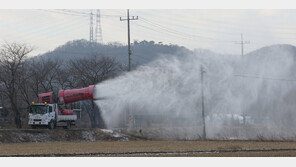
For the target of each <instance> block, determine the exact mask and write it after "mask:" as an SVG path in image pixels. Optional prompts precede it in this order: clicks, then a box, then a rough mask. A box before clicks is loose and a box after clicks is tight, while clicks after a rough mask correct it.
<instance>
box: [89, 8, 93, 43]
mask: <svg viewBox="0 0 296 167" xmlns="http://www.w3.org/2000/svg"><path fill="white" fill-rule="evenodd" d="M93 26H94V25H93V13H92V11H91V12H90V23H89V42H94V29H93Z"/></svg>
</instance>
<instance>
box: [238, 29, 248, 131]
mask: <svg viewBox="0 0 296 167" xmlns="http://www.w3.org/2000/svg"><path fill="white" fill-rule="evenodd" d="M236 44H240V45H241V55H242V58H243V57H244V44H250V41H244V37H243V34H241V41H240V42H236ZM243 106H244V104H242V109H241V110H242V112H243V125H246V113H245V111H244V107H243Z"/></svg>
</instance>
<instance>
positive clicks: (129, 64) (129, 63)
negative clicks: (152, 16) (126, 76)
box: [120, 9, 138, 71]
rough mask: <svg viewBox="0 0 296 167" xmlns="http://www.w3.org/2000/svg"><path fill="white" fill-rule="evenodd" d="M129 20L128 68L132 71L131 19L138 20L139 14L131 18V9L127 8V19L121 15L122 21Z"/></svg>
mask: <svg viewBox="0 0 296 167" xmlns="http://www.w3.org/2000/svg"><path fill="white" fill-rule="evenodd" d="M125 20H127V43H128V68H127V70H128V71H130V70H131V54H132V52H131V46H130V45H131V42H130V20H138V16H136V17H135V16H132V17H131V18H130V16H129V9H127V18H126V19H122V18H121V17H120V21H125Z"/></svg>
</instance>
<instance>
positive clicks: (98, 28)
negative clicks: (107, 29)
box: [95, 9, 103, 43]
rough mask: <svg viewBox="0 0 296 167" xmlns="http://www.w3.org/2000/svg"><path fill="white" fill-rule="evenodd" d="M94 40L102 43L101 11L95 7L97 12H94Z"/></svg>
mask: <svg viewBox="0 0 296 167" xmlns="http://www.w3.org/2000/svg"><path fill="white" fill-rule="evenodd" d="M95 42H98V43H103V35H102V26H101V13H100V10H99V9H97V13H96V29H95Z"/></svg>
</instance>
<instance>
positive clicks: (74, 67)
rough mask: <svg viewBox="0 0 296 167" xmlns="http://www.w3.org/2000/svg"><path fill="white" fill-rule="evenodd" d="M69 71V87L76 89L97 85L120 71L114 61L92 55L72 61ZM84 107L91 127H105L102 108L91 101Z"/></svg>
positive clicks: (86, 102) (84, 103)
mask: <svg viewBox="0 0 296 167" xmlns="http://www.w3.org/2000/svg"><path fill="white" fill-rule="evenodd" d="M68 70H69V74H71V75H70V78H69V85H70V87H72V88H76V87H87V86H89V85H95V84H97V83H99V82H102V81H104V80H106V79H108V78H110V77H114V76H115V75H116V74H117V72H118V70H119V69H118V64H117V62H116V61H115V60H114V59H112V58H108V57H103V56H100V55H92V56H91V57H90V58H83V59H76V60H73V61H71V62H70V64H69V66H68ZM83 105H84V108H85V109H86V111H87V114H88V115H89V118H90V121H91V126H92V127H104V122H103V119H102V117H101V113H100V108H99V107H98V106H96V105H95V104H94V103H93V102H91V101H85V102H83Z"/></svg>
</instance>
